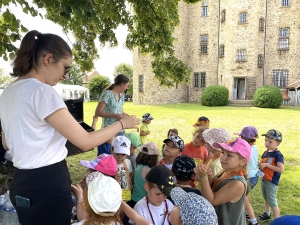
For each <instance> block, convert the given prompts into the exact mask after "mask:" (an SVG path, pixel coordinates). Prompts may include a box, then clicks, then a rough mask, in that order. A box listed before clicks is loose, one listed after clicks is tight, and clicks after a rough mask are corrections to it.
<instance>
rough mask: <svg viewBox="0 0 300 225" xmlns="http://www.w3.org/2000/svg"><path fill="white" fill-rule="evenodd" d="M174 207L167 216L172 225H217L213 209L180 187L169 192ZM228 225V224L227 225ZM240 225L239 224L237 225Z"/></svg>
mask: <svg viewBox="0 0 300 225" xmlns="http://www.w3.org/2000/svg"><path fill="white" fill-rule="evenodd" d="M171 198H172V200H173V201H174V204H175V206H174V207H173V210H172V211H171V212H170V214H169V222H170V224H172V225H217V224H218V218H217V215H216V212H215V209H214V207H213V206H212V205H211V204H210V203H209V201H207V200H206V199H205V198H203V197H202V196H200V195H197V194H195V193H188V192H185V191H184V190H183V189H181V188H180V187H175V188H173V189H172V191H171ZM227 225H229V224H227ZM239 225H240V224H239Z"/></svg>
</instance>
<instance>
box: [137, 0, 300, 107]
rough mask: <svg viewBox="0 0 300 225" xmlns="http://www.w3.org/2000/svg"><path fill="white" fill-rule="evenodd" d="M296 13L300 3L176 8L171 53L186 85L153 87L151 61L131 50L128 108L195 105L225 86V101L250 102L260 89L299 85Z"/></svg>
mask: <svg viewBox="0 0 300 225" xmlns="http://www.w3.org/2000/svg"><path fill="white" fill-rule="evenodd" d="M286 5H287V6H286ZM299 12H300V0H265V1H263V0H251V1H246V0H222V1H221V0H202V2H200V3H197V4H186V3H183V2H180V3H179V14H180V25H179V27H178V28H177V29H176V31H175V32H174V36H175V37H176V38H178V40H177V42H176V43H175V45H174V49H175V52H176V55H177V57H179V58H180V59H181V60H182V61H183V62H185V63H186V64H187V65H188V66H189V67H190V68H191V70H192V74H191V82H190V83H189V84H186V83H181V84H178V85H176V86H175V87H173V88H167V87H161V86H159V83H158V81H157V80H156V79H155V78H154V74H153V72H152V69H151V58H150V57H149V56H145V55H141V54H140V53H139V49H138V48H137V49H135V50H134V52H133V80H134V84H133V103H134V104H166V103H180V102H199V98H200V95H201V92H202V90H203V89H204V88H205V87H207V86H210V85H224V86H226V87H227V88H228V89H229V99H230V100H239V99H240V100H244V99H252V97H253V94H254V92H255V90H256V88H258V87H260V86H262V85H267V84H270V85H272V84H273V85H275V86H279V87H280V88H284V87H285V86H286V85H288V84H289V83H292V82H295V81H297V80H299V79H300V63H299V60H300V53H299V52H300V22H299V21H300V13H299ZM201 41H202V42H201ZM200 42H201V43H200ZM222 49H224V50H223V51H222ZM201 51H202V53H201ZM221 53H223V54H221Z"/></svg>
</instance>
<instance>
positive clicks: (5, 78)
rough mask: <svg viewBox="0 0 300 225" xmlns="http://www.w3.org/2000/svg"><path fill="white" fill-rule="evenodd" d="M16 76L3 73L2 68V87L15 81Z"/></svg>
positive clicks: (0, 83) (0, 86)
mask: <svg viewBox="0 0 300 225" xmlns="http://www.w3.org/2000/svg"><path fill="white" fill-rule="evenodd" d="M13 81H14V78H13V77H11V76H8V75H4V74H3V69H2V68H0V89H4V88H6V86H7V85H8V84H9V83H11V82H13Z"/></svg>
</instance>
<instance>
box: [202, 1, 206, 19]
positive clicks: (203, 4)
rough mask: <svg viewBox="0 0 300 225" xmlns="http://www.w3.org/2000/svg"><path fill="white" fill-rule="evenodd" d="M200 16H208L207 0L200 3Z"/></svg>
mask: <svg viewBox="0 0 300 225" xmlns="http://www.w3.org/2000/svg"><path fill="white" fill-rule="evenodd" d="M201 16H202V17H205V16H208V0H202V4H201Z"/></svg>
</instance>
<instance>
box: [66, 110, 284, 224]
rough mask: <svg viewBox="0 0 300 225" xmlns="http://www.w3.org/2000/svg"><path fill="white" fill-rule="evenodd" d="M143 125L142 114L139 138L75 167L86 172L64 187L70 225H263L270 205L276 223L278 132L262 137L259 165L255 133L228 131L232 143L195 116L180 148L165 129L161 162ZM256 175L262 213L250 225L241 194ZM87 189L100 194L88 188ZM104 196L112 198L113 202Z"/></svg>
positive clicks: (127, 138) (128, 137)
mask: <svg viewBox="0 0 300 225" xmlns="http://www.w3.org/2000/svg"><path fill="white" fill-rule="evenodd" d="M151 120H153V117H152V116H151V115H150V114H149V113H147V114H145V115H144V116H143V120H142V122H143V124H142V126H141V129H140V133H139V135H138V134H137V133H136V132H135V133H126V134H125V135H124V136H117V137H115V138H114V139H113V141H112V143H111V154H112V155H109V154H100V155H98V156H97V158H96V159H94V160H93V161H91V162H88V161H81V164H82V165H84V166H86V167H87V168H88V169H87V172H86V176H85V177H84V179H83V181H82V182H81V186H80V185H76V186H74V185H72V190H73V193H74V194H75V196H76V199H77V212H76V213H77V219H78V220H79V221H81V223H78V224H90V223H88V221H96V220H94V219H95V218H98V217H101V218H102V219H101V220H100V219H99V220H97V221H105V222H99V223H98V222H97V223H96V222H95V224H112V223H113V222H117V224H118V223H119V224H146V222H145V221H148V223H147V224H149V223H150V224H172V225H176V224H178V225H180V224H181V225H182V224H185V225H189V224H191V225H192V224H214V225H216V224H219V225H222V224H224V225H225V224H227V225H228V224H232V225H234V224H237V225H240V224H246V219H247V220H249V221H250V223H249V225H251V224H258V222H259V221H267V220H269V219H270V207H271V209H272V211H273V216H274V218H277V217H279V215H280V213H279V208H278V203H277V199H276V194H277V188H278V183H279V179H280V175H281V173H282V172H283V170H284V160H283V156H282V154H281V152H280V151H279V150H278V146H279V145H280V143H281V141H282V135H281V133H280V132H279V131H277V130H274V129H272V130H269V131H268V132H267V133H265V134H263V135H262V136H265V147H266V149H267V150H266V151H265V152H264V153H263V155H262V158H261V161H259V160H258V149H257V147H256V145H255V141H256V139H257V138H258V132H257V130H256V128H255V127H252V126H247V127H244V128H243V129H242V131H241V132H238V133H235V134H237V135H239V137H238V138H235V139H231V138H230V134H229V133H228V132H227V131H226V130H225V129H221V128H209V127H208V126H209V120H208V118H206V117H200V118H199V119H198V120H197V122H196V123H195V124H194V127H195V131H194V133H193V138H192V141H191V142H190V143H187V144H184V141H183V140H182V139H181V138H180V136H178V130H177V129H170V130H169V131H168V136H167V138H166V139H165V140H164V141H163V143H164V145H163V157H162V158H161V159H159V155H160V151H159V149H158V146H157V144H155V143H153V142H147V139H146V138H145V137H147V135H148V134H149V133H150V131H149V127H148V125H149V124H150V123H151ZM136 153H138V155H137V156H136ZM258 168H260V169H258ZM99 174H100V175H99ZM258 176H262V179H261V180H262V181H261V190H262V196H263V198H264V200H265V211H264V213H263V214H262V215H261V216H259V217H258V218H257V219H256V217H255V215H254V211H253V208H252V206H251V203H250V197H249V194H248V193H249V190H250V189H252V188H253V187H254V186H255V185H256V183H257V182H258ZM93 180H99V181H97V182H91V181H93ZM89 183H91V184H94V183H95V184H94V185H90V184H89ZM248 183H249V184H250V186H249V185H248ZM116 184H118V185H116ZM95 185H99V187H101V188H99V189H97V190H96V188H95V187H96V186H95ZM104 186H105V187H104ZM110 186H111V188H110ZM117 186H118V188H117ZM102 187H103V189H102ZM100 189H101V190H102V191H100ZM89 192H91V193H89ZM96 192H97V193H98V192H99V193H98V194H96ZM100 192H101V193H100ZM116 192H118V194H116ZM110 195H114V198H112V199H113V200H110V198H109V196H110ZM116 196H118V199H116V198H117V197H116ZM106 200H107V201H113V203H114V204H116V205H115V206H114V207H113V208H109V207H111V205H114V204H109V203H107V205H105V201H106ZM125 202H126V203H125ZM88 205H89V206H88ZM106 206H109V207H108V208H105V207H106ZM99 209H101V210H103V212H104V213H101V210H99ZM107 213H108V215H106V214H107ZM94 214H95V215H96V216H95V215H94ZM82 221H83V222H82Z"/></svg>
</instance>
